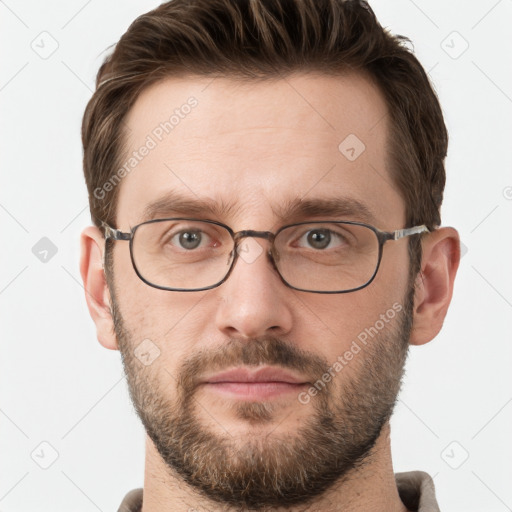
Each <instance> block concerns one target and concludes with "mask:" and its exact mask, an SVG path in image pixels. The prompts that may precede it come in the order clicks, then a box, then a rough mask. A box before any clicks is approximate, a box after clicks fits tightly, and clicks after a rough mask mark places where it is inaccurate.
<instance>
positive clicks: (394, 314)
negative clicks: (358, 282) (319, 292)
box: [296, 247, 409, 363]
mask: <svg viewBox="0 0 512 512" xmlns="http://www.w3.org/2000/svg"><path fill="white" fill-rule="evenodd" d="M399 249H400V250H399V251H395V252H394V253H392V254H387V255H384V256H383V259H382V261H381V266H380V268H379V271H378V273H377V276H376V277H375V279H374V280H373V282H372V283H370V285H368V286H367V287H366V288H363V289H362V290H358V291H356V292H351V293H347V294H340V295H331V296H318V298H317V299H315V302H310V303H309V314H308V316H307V318H306V317H304V318H303V319H302V320H301V325H302V328H303V329H305V330H306V332H309V334H310V337H311V339H312V340H314V341H313V342H312V343H310V347H311V349H312V350H314V351H321V352H323V353H324V354H325V356H326V359H327V361H329V363H331V362H334V361H336V359H337V357H338V356H340V355H343V354H345V353H346V351H350V350H351V347H353V343H354V342H357V340H363V341H364V340H365V339H366V341H368V342H371V341H372V340H373V339H374V337H372V336H370V335H369V334H368V333H369V332H370V333H376V332H378V333H379V336H380V335H384V336H385V335H386V334H387V333H389V332H390V330H391V329H393V330H396V329H397V328H398V322H399V320H400V319H401V315H402V314H403V312H404V311H405V304H404V298H405V296H406V292H407V284H408V282H407V281H408V271H409V270H408V258H407V248H406V247H405V250H404V251H402V250H401V248H399ZM391 252H392V251H389V253H391ZM385 256H388V257H387V258H386V257H385ZM305 300H306V299H305ZM310 300H311V299H310ZM296 332H297V333H298V335H299V336H300V338H301V339H305V338H307V337H308V336H307V335H305V332H303V333H301V332H300V330H297V331H296ZM348 357H349V358H350V357H351V355H350V354H348ZM354 359H356V358H355V357H354ZM359 359H360V358H359Z"/></svg>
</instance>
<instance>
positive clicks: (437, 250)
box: [410, 227, 460, 345]
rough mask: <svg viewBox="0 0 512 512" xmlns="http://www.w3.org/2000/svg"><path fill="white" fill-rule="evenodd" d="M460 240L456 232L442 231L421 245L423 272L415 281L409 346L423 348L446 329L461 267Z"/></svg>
mask: <svg viewBox="0 0 512 512" xmlns="http://www.w3.org/2000/svg"><path fill="white" fill-rule="evenodd" d="M459 260H460V239H459V234H458V233H457V231H456V230H455V229H453V228H448V227H447V228H439V229H436V230H435V231H434V232H432V233H430V234H429V235H427V236H426V237H425V238H424V239H423V241H422V258H421V270H420V272H419V274H418V276H417V278H416V282H415V293H414V309H413V325H412V331H411V338H410V344H411V345H423V344H424V343H428V342H429V341H430V340H432V339H433V338H434V337H435V336H437V334H438V333H439V331H440V330H441V327H442V326H443V322H444V318H445V316H446V312H447V311H448V306H449V305H450V301H451V299H452V293H453V282H454V280H455V274H456V273H457V269H458V267H459Z"/></svg>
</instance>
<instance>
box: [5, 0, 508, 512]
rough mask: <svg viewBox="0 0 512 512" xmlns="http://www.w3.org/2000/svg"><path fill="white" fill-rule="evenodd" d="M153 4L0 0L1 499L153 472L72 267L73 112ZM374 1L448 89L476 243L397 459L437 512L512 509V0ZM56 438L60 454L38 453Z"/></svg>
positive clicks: (460, 197) (46, 502) (468, 228)
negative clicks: (433, 495) (417, 477)
mask: <svg viewBox="0 0 512 512" xmlns="http://www.w3.org/2000/svg"><path fill="white" fill-rule="evenodd" d="M157 3H158V2H156V1H149V0H145V1H137V2H136V1H135V0H130V1H127V0H115V1H114V0H110V1H108V2H106V1H100V0H89V1H86V0H68V1H66V2H64V1H62V0H60V1H57V0H53V1H45V2H42V1H40V0H39V1H36V0H31V1H27V0H5V1H0V20H1V21H0V23H1V28H0V47H1V48H2V64H1V66H0V104H1V121H2V123H1V126H2V136H1V137H0V145H1V146H0V156H1V163H2V165H1V186H0V222H1V229H2V241H1V243H2V247H3V248H4V249H3V251H2V254H3V257H2V265H1V266H0V311H1V315H2V324H1V327H2V333H1V352H0V354H1V357H0V379H1V386H0V449H1V456H0V465H1V471H0V511H2V512H14V511H35V510H38V511H54V512H55V511H57V512H59V511H69V510H73V511H77V512H78V511H83V512H94V511H95V510H100V511H105V512H107V511H112V510H117V507H118V506H119V503H120V501H121V499H122V497H123V496H124V494H125V493H126V492H127V491H128V490H130V489H132V488H134V487H140V486H142V483H143V462H144V445H143V441H144V435H143V434H144V432H143V428H142V426H141V425H140V423H139V420H138V418H137V417H136V415H135V413H134V412H133V411H132V406H131V404H130V401H129V397H128V394H127V388H126V382H125V380H124V378H123V376H122V367H121V363H120V358H119V353H118V352H113V351H108V350H106V349H103V348H102V347H101V346H100V344H99V343H98V342H97V340H96V337H95V329H94V326H93V323H92V320H91V319H90V317H89V314H88V311H87V309H86V303H85V299H84V291H83V288H82V285H81V280H80V275H79V269H78V261H79V234H80V232H81V230H82V229H83V228H84V227H85V226H87V225H88V224H89V222H90V217H89V212H88V206H87V204H88V203H87V195H86V188H85V182H84V179H83V175H82V169H81V142H80V122H81V116H82V114H83V110H84V107H85V105H86V102H87V100H88V99H89V98H90V96H91V93H92V89H93V84H94V76H95V73H96V71H97V68H98V66H99V64H100V62H101V60H102V58H103V56H104V53H102V52H103V51H104V50H105V49H106V48H107V47H108V46H109V45H111V44H113V43H115V42H116V41H117V40H118V38H119V37H120V36H121V34H122V33H123V32H124V31H125V30H126V28H127V27H128V25H129V24H130V22H131V21H132V20H133V19H134V18H135V17H136V16H137V15H139V14H142V13H143V12H145V11H147V10H149V9H151V8H153V7H155V6H156V5H157ZM371 5H372V7H373V8H374V10H375V12H376V14H377V16H378V18H379V20H380V21H381V23H382V24H383V25H384V26H385V27H388V28H389V29H390V30H391V31H392V32H394V33H398V34H402V35H406V36H408V37H410V38H411V39H412V41H413V43H414V48H415V52H416V54H417V56H418V58H419V59H420V61H421V62H422V64H423V65H424V67H425V69H426V70H428V71H429V73H430V76H431V78H432V80H433V82H434V84H435V86H436V89H437V91H438V94H439V96H440V100H441V104H442V106H443V110H444V113H445V118H446V123H447V126H448V129H449V133H450V147H449V157H448V159H447V175H448V178H447V187H446V195H445V203H444V206H443V210H442V214H443V224H444V225H452V226H455V227H456V228H457V229H458V230H459V232H460V235H461V239H462V242H463V244H464V246H465V248H466V249H467V252H466V253H465V254H464V256H463V258H462V261H461V266H460V270H459V274H458V277H457V281H456V289H455V294H454V298H453V303H452V307H451V309H450V312H449V314H448V317H447V319H446V322H445V326H444V329H443V331H442V333H441V334H440V335H439V336H438V337H437V338H436V340H434V341H433V342H432V343H429V344H427V345H426V346H423V347H413V348H412V349H411V354H410V359H409V362H408V365H407V375H406V379H405V383H404V388H403V391H402V393H401V395H400V401H399V404H398V408H397V411H396V414H395V416H394V418H393V420H392V449H393V457H394V465H395V471H409V470H415V469H421V470H424V471H427V472H428V473H430V474H431V475H432V476H433V477H434V481H435V484H436V488H437V495H438V499H439V503H440V507H441V510H442V511H443V512H446V511H452V512H456V511H461V512H462V511H464V512H470V511H485V512H505V511H507V510H512V486H511V485H510V483H511V482H512V440H511V435H510V432H512V428H511V427H512V386H511V381H512V377H511V367H512V366H511V363H512V339H511V338H512V337H511V327H512V322H511V320H512V277H511V276H512V272H511V271H510V268H511V266H512V229H511V220H512V188H511V187H512V172H511V167H512V166H511V164H512V156H511V152H510V147H511V145H512V128H511V122H510V119H511V114H512V67H511V65H510V62H511V60H510V54H511V51H512V31H511V30H510V26H511V23H512V1H511V0H500V1H497V0H480V1H469V2H468V1H462V0H458V1H450V2H447V1H445V0H428V1H427V0H415V1H414V2H413V1H412V0H393V1H391V0H378V1H373V2H371ZM454 31H455V32H457V34H454ZM41 32H47V34H43V35H40V34H41ZM48 34H50V35H48ZM41 38H45V39H44V41H43V43H41ZM52 39H54V40H55V41H56V43H55V42H52ZM33 41H34V42H33ZM43 44H44V47H45V48H46V51H48V49H51V48H52V44H53V45H56V44H58V48H57V49H56V51H55V52H54V53H53V54H52V55H50V56H48V58H46V59H43V58H41V57H40V55H39V54H38V53H36V51H34V50H33V49H32V47H31V45H32V46H36V45H39V48H41V47H42V46H43ZM466 44H467V45H469V46H468V48H467V50H466V51H464V52H463V53H461V52H462V50H464V48H465V46H466ZM39 51H42V49H40V50H39ZM455 57H456V58H455ZM43 237H47V238H49V239H50V240H51V241H52V243H53V244H54V245H55V247H56V249H57V252H56V254H55V255H54V256H53V257H51V258H49V260H48V261H47V262H42V261H40V260H39V259H38V258H37V257H36V256H35V255H34V253H33V251H32V248H33V247H34V246H35V245H36V244H37V243H38V241H39V240H40V239H41V238H43ZM6 248H7V251H6ZM42 442H46V443H49V445H51V447H53V448H51V447H50V446H49V445H47V444H44V445H40V443H42ZM34 450H35V451H34ZM53 450H55V451H56V452H57V453H58V458H57V460H56V461H55V462H54V463H53V464H52V465H51V466H50V467H49V468H48V469H42V468H41V467H40V465H38V463H39V464H49V463H50V462H51V460H52V454H53ZM31 454H33V455H32V456H31ZM32 457H33V458H32ZM466 457H468V458H467V460H464V459H465V458H466ZM36 461H37V462H38V463H36ZM454 467H457V469H454Z"/></svg>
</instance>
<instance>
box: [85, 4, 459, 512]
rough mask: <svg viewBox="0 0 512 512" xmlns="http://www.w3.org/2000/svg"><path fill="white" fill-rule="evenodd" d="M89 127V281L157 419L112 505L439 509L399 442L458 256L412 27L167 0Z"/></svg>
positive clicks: (139, 405)
mask: <svg viewBox="0 0 512 512" xmlns="http://www.w3.org/2000/svg"><path fill="white" fill-rule="evenodd" d="M83 144H84V171H85V177H86V181H87V186H88V190H89V195H90V207H91V213H92V219H93V222H94V224H95V226H93V227H89V228H87V229H85V230H84V232H83V234H82V259H81V274H82V278H83V281H84V286H85V289H86V299H87V303H88V307H89V310H90V313H91V316H92V318H93V320H94V322H95V324H96V327H97V336H98V340H99V341H100V343H101V344H102V345H103V346H104V347H106V348H109V349H119V350H120V352H121V356H122V360H123V364H124V368H125V372H126V377H127V381H128V385H129V389H130V393H131V397H132V401H133V404H134V406H135V408H136V411H137V413H138V415H139V417H140V418H141V420H142V422H143V424H144V427H145V429H146V432H147V443H146V468H145V480H144V489H137V490H134V491H132V492H131V493H129V494H128V495H127V496H126V497H125V499H124V500H123V503H122V504H121V507H120V508H119V510H120V511H139V510H142V511H143V512H155V511H163V510H169V511H180V510H183V511H207V510H208V511H220V510H222V511H235V510H237V511H238V510H260V511H263V510H272V511H303V510H308V511H323V512H331V511H338V510H339V511H341V510H343V511H344V512H347V511H365V512H371V511H386V512H398V511H401V512H405V511H413V510H420V511H421V512H427V511H428V512H432V511H437V510H439V508H438V506H437V504H436V498H435V493H434V487H433V484H432V480H431V478H430V477H429V476H428V475H427V474H426V473H424V472H421V471H414V472H410V473H398V474H396V475H395V474H394V473H393V466H392V460H391V453H390V427H389V419H390V416H391V413H392V410H393V406H394V404H395V401H396V397H397V394H398V392H399V389H400V384H401V379H402V375H403V368H404V364H405V361H406V357H407V351H408V346H409V345H410V344H412V345H421V344H424V343H427V342H428V341H430V340H431V339H433V338H434V337H435V336H436V335H437V333H438V332H439V330H440V329H441V326H442V324H443V320H444V317H445V315H446V312H447V308H448V306H449V302H450V299H451V295H452V289H453V282H454V278H455V274H456V270H457V266H458V261H459V239H458V234H457V232H456V231H455V230H454V229H452V228H446V227H442V228H441V227H439V225H440V216H439V208H440V205H441V201H442V195H443V188H444V181H445V172H444V166H443V162H444V158H445V156H446V150H447V134H446V128H445V125H444V122H443V117H442V113H441V109H440V106H439V103H438V100H437V97H436V95H435V93H434V92H433V90H432V87H431V85H430V83H429V81H428V79H427V77H426V74H425V72H424V70H423V68H422V67H421V65H420V64H419V63H418V61H417V60H416V58H415V57H414V56H413V55H412V54H411V53H410V51H409V50H408V49H407V48H406V47H405V45H403V40H402V38H400V37H395V36H391V35H390V34H388V33H387V32H385V31H384V30H383V29H382V27H381V26H380V25H379V24H378V22H377V20H376V19H375V16H374V14H373V12H372V11H371V9H370V7H369V6H368V5H367V4H366V3H364V2H361V1H343V0H250V1H249V0H215V1H213V0H173V1H171V2H169V3H165V4H162V5H161V6H160V7H158V8H157V9H155V10H154V11H152V12H150V13H147V14H146V15H143V16H141V17H139V18H138V19H137V20H136V21H135V22H134V23H133V24H132V25H131V26H130V28H129V29H128V31H127V32H126V33H125V34H124V35H123V36H122V38H121V40H120V41H119V43H118V44H117V46H116V48H115V50H114V52H113V54H112V55H111V56H110V57H109V58H108V59H107V60H106V62H105V63H104V64H103V65H102V67H101V69H100V71H99V74H98V78H97V89H96V91H95V93H94V95H93V97H92V99H91V101H90V103H89V105H88V107H87V109H86V112H85V115H84V121H83Z"/></svg>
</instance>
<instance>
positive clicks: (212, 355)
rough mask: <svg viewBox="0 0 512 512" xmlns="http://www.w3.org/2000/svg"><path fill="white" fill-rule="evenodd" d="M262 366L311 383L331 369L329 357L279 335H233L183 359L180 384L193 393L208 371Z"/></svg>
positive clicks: (186, 392)
mask: <svg viewBox="0 0 512 512" xmlns="http://www.w3.org/2000/svg"><path fill="white" fill-rule="evenodd" d="M259 365H269V366H279V367H281V368H283V369H288V370H295V371H297V372H300V373H301V374H302V375H304V377H306V380H307V381H309V382H314V381H316V380H317V379H319V378H320V377H321V376H322V374H323V373H324V372H325V371H326V370H327V369H328V368H329V364H328V363H327V361H326V360H325V359H323V358H321V357H319V356H318V355H316V354H313V353H310V352H306V351H304V350H302V349H300V348H298V347H297V346H295V345H293V344H290V343H286V342H284V341H283V340H281V339H280V338H277V337H270V336H267V337H260V338H252V339H250V340H240V339H238V338H230V339H229V340H228V341H227V342H226V343H225V344H223V345H222V346H219V347H215V348H212V349H202V350H200V351H199V352H197V353H196V354H194V355H192V356H191V357H189V358H187V359H186V360H185V361H183V363H182V364H181V365H180V368H179V371H178V375H179V377H178V379H177V381H178V386H179V387H181V388H182V390H183V391H184V392H185V394H190V393H192V392H193V390H194V389H195V388H196V387H197V386H198V385H199V382H200V380H201V376H202V375H203V374H204V373H206V372H211V371H222V370H226V369H228V368H232V367H238V366H259Z"/></svg>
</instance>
